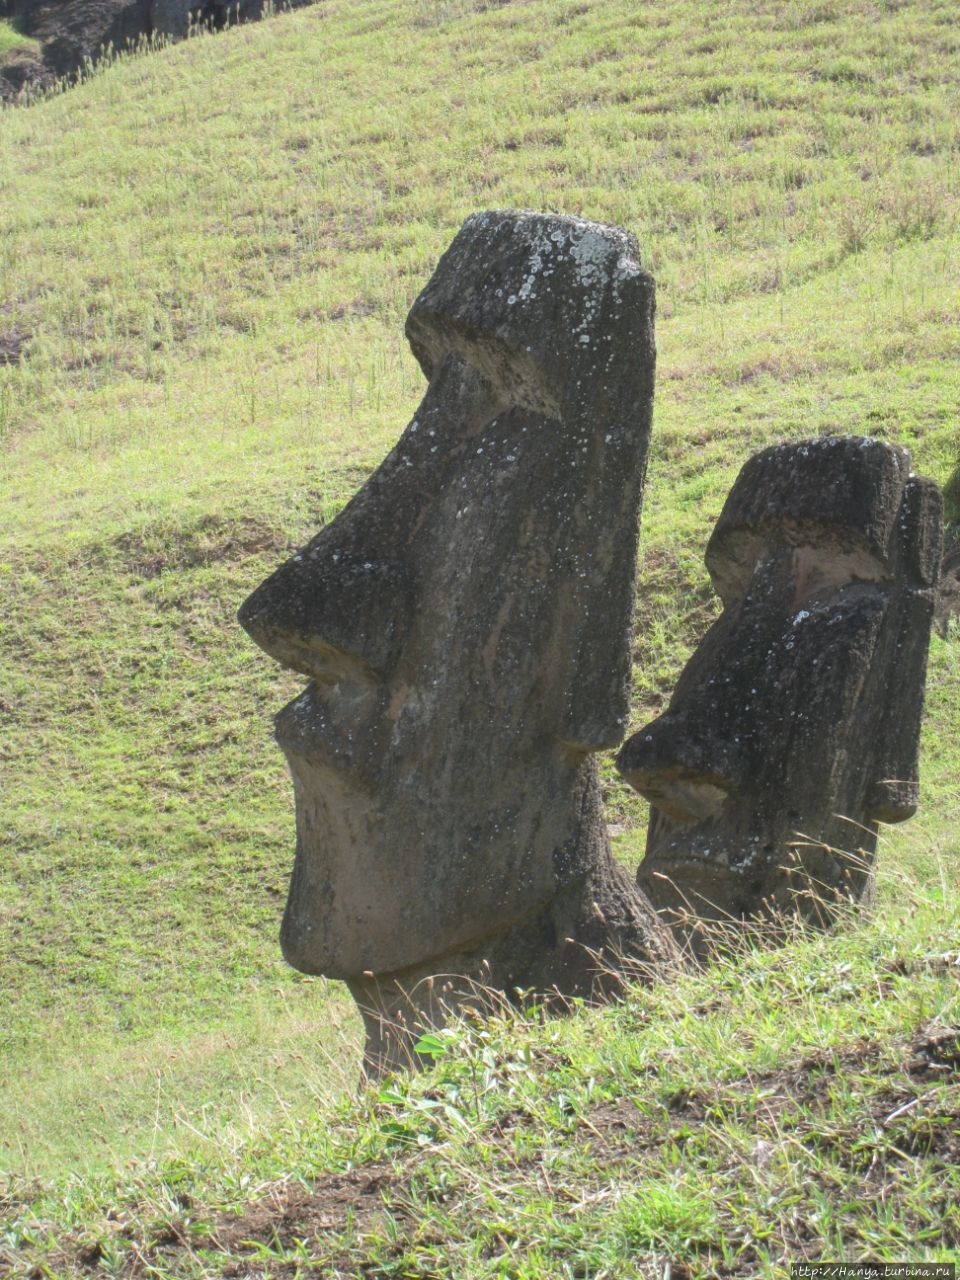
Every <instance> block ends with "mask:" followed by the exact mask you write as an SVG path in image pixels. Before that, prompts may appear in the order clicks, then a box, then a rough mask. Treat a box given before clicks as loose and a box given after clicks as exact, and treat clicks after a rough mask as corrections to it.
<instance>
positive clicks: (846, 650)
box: [617, 437, 942, 952]
mask: <svg viewBox="0 0 960 1280" xmlns="http://www.w3.org/2000/svg"><path fill="white" fill-rule="evenodd" d="M941 512H942V503H941V498H940V493H939V490H938V489H937V487H936V485H934V484H933V483H932V482H931V481H929V480H925V479H923V478H921V477H918V476H914V475H912V474H911V471H910V457H909V454H908V453H907V451H906V450H905V449H902V448H897V447H895V446H893V445H889V444H885V443H883V442H881V441H878V440H873V439H871V438H869V437H837V438H825V439H819V440H813V441H806V442H803V443H800V444H784V445H778V446H776V447H775V448H772V449H766V450H764V451H763V452H762V453H759V454H757V455H755V456H754V457H753V458H751V459H750V461H749V462H748V463H747V464H746V466H745V467H744V468H743V470H742V471H741V473H740V476H739V477H738V479H737V481H736V483H735V485H734V487H733V489H732V490H731V492H730V494H729V496H728V498H727V501H726V504H725V506H724V508H723V511H722V512H721V514H720V518H719V520H718V521H717V525H716V528H715V529H714V531H713V534H712V536H711V538H710V541H709V543H708V546H707V551H706V564H707V568H708V570H709V572H710V577H711V579H712V582H713V585H714V587H715V589H716V590H717V593H718V594H719V596H720V598H721V600H722V602H723V612H722V614H721V615H720V617H719V618H718V620H717V621H716V622H715V623H714V625H713V627H712V628H711V629H710V631H709V632H708V633H707V635H706V636H705V637H704V640H703V642H702V643H701V645H700V647H699V648H698V649H697V651H696V652H695V653H694V655H693V656H692V658H691V659H690V661H689V662H688V664H687V666H686V667H685V669H684V671H683V672H682V674H681V676H680V679H679V681H678V683H677V687H676V690H675V692H674V694H673V697H672V699H671V701H670V704H669V707H668V709H667V711H666V713H665V714H664V715H662V716H661V717H660V718H659V719H657V720H655V721H653V723H652V724H649V725H647V726H646V727H645V728H643V729H641V730H640V731H639V732H638V733H635V734H634V735H633V736H632V737H631V738H629V739H628V741H627V742H626V743H625V744H624V746H623V748H622V750H621V752H620V754H619V756H618V759H617V767H618V768H619V769H620V771H621V773H622V774H623V775H624V777H625V778H626V779H627V781H628V782H629V783H630V784H631V785H632V786H633V787H635V788H636V789H637V790H638V791H639V792H640V793H641V794H642V795H644V796H646V797H647V799H648V800H649V801H650V803H651V806H652V812H651V819H650V827H649V833H648V839H647V849H646V856H645V857H644V860H643V862H642V863H641V865H640V868H639V872H638V883H639V884H640V886H641V887H642V888H643V890H644V891H645V893H647V895H648V896H649V897H650V899H651V900H652V901H653V903H654V904H655V905H656V906H657V908H658V909H660V910H661V911H662V912H664V913H665V914H666V915H667V917H668V918H670V919H672V920H673V922H674V923H675V926H676V928H677V930H678V932H679V934H680V936H681V937H682V939H683V940H684V941H685V942H686V943H688V944H689V945H690V946H691V947H692V949H693V950H694V951H695V952H702V951H703V950H704V948H705V945H706V940H707V938H708V937H709V936H710V930H709V929H708V930H704V929H703V927H702V925H701V924H700V923H699V922H701V921H723V922H727V923H730V922H737V921H742V920H745V919H750V918H756V917H762V916H767V915H779V916H782V915H788V916H794V915H795V916H799V917H801V918H803V919H805V920H808V921H811V922H814V923H817V924H821V925H822V924H827V923H829V922H830V921H831V920H833V919H834V918H835V916H836V912H837V909H838V906H839V904H841V903H850V902H852V903H865V902H869V900H870V898H871V896H872V892H873V883H874V865H875V854H876V845H877V834H878V824H879V823H881V822H902V821H904V820H905V819H907V818H909V817H911V815H912V814H913V813H914V811H915V809H916V806H917V798H918V781H917V745H918V737H919V730H920V715H921V710H922V703H923V687H924V681H925V677H926V664H927V649H928V645H929V637H930V626H931V620H932V615H933V609H934V603H935V598H936V588H937V579H938V574H939V564H940V554H941V541H942V514H941Z"/></svg>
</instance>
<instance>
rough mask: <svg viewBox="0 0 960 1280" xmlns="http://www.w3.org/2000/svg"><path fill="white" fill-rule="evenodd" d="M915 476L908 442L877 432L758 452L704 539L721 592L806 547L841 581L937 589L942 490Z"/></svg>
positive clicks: (729, 592)
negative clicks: (779, 552) (769, 561)
mask: <svg viewBox="0 0 960 1280" xmlns="http://www.w3.org/2000/svg"><path fill="white" fill-rule="evenodd" d="M935 489H936V486H934V485H933V484H932V482H930V481H926V480H922V479H920V478H918V477H912V476H911V472H910V455H909V453H908V452H907V450H906V449H903V448H900V447H898V446H896V445H890V444H887V443H886V442H884V441H880V440H874V439H873V438H871V437H870V436H856V437H850V436H830V437H823V438H821V439H818V440H808V441H803V442H801V443H799V444H781V445H775V446H773V447H772V448H770V449H764V450H763V451H762V452H761V453H758V454H755V455H754V457H752V458H751V459H750V460H749V461H748V462H747V463H746V465H745V466H744V468H743V470H742V471H741V472H740V475H739V476H738V477H737V480H736V483H735V484H734V486H733V488H732V489H731V491H730V494H729V496H728V497H727V500H726V502H725V503H724V506H723V510H722V512H721V513H720V518H719V519H718V521H717V524H716V527H715V528H714V530H713V533H712V534H711V536H710V541H709V542H708V544H707V550H706V555H705V557H704V558H705V560H706V564H707V568H708V570H709V572H710V577H711V579H712V581H713V585H714V587H715V588H716V591H717V594H718V595H719V596H720V598H721V599H722V600H723V601H724V603H727V602H728V601H730V600H732V599H735V598H736V597H738V596H739V595H742V593H743V590H744V586H745V584H746V582H747V581H749V579H750V577H751V575H752V573H753V571H754V568H755V566H756V564H757V562H758V561H759V560H760V559H761V558H763V557H764V556H765V555H769V554H771V553H772V552H773V551H774V550H775V549H776V548H777V547H782V546H789V547H794V548H801V547H805V548H809V549H811V550H815V551H818V552H820V553H821V559H822V560H823V561H824V563H826V562H827V561H828V560H830V561H832V562H833V564H834V576H835V577H836V579H837V581H838V582H839V581H843V580H850V579H854V578H856V579H860V580H863V581H880V580H883V579H887V580H892V579H894V578H897V577H902V578H903V580H904V582H905V583H907V584H910V585H916V586H919V587H928V586H931V585H932V583H933V582H934V580H935V578H936V576H937V573H938V567H937V554H938V553H937V551H936V548H935V546H934V542H936V541H937V539H938V538H939V536H940V535H939V532H938V529H939V521H938V520H937V519H936V518H934V517H935V512H934V510H933V507H935V506H936V503H937V501H938V495H937V494H936V492H935Z"/></svg>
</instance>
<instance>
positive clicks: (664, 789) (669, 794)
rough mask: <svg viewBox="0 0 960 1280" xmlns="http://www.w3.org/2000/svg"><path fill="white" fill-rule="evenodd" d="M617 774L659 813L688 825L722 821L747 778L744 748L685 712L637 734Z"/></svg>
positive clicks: (622, 755)
mask: <svg viewBox="0 0 960 1280" xmlns="http://www.w3.org/2000/svg"><path fill="white" fill-rule="evenodd" d="M617 768H618V769H619V770H620V772H621V773H622V774H623V776H624V778H625V779H626V781H627V782H629V784H630V785H631V786H632V787H633V788H634V790H636V791H639V792H640V794H641V795H642V796H644V797H645V798H646V799H647V800H649V801H650V803H651V804H652V805H653V806H654V807H655V808H657V809H660V810H661V811H662V812H663V813H665V814H667V816H668V817H670V818H672V819H673V820H674V821H675V822H680V823H684V824H688V823H692V822H702V821H703V820H704V819H705V818H712V817H716V815H717V814H718V813H719V812H720V810H721V808H722V807H723V804H724V802H725V800H726V799H727V797H728V796H729V795H731V794H733V793H735V792H736V791H737V790H739V788H740V786H741V784H742V781H743V776H744V765H743V761H742V759H741V756H740V752H739V750H738V743H737V742H736V741H735V740H730V741H724V740H722V739H721V738H718V736H717V735H716V734H714V733H713V732H711V729H710V726H709V724H707V723H704V722H703V721H702V720H699V718H698V719H696V720H695V719H694V718H693V717H692V716H691V715H689V714H687V713H684V712H676V713H671V712H667V713H666V714H665V715H662V716H661V717H660V718H659V719H658V720H654V721H653V722H652V723H651V724H649V725H647V726H646V728H644V729H641V730H640V731H639V733H635V734H634V735H633V736H632V737H631V738H630V739H629V740H628V741H627V742H626V743H625V744H624V746H623V748H622V749H621V751H620V754H619V755H618V757H617Z"/></svg>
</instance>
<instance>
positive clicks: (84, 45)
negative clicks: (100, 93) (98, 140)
mask: <svg viewBox="0 0 960 1280" xmlns="http://www.w3.org/2000/svg"><path fill="white" fill-rule="evenodd" d="M308 2H309V0H294V5H296V4H297V3H301V4H302V3H308ZM269 7H270V6H269V0H230V2H229V3H228V2H227V0H5V3H4V4H3V5H2V6H0V17H3V18H6V19H8V20H9V21H12V22H13V23H14V24H15V26H16V28H17V30H18V31H20V32H21V33H22V34H23V35H24V36H26V37H29V38H30V39H31V40H33V41H36V42H37V44H38V46H39V53H34V52H32V51H30V50H15V51H13V52H12V53H10V54H9V55H8V57H7V59H6V61H5V63H4V66H3V67H2V68H0V85H2V86H4V87H3V93H4V96H6V97H8V98H9V97H12V96H14V95H15V94H16V93H17V92H19V91H20V90H21V89H22V88H23V86H24V85H25V84H29V83H44V82H48V81H53V80H55V79H58V78H63V77H70V76H73V75H75V74H76V73H77V72H78V71H79V70H80V69H81V68H82V67H84V66H85V65H88V64H89V63H93V62H96V61H97V60H98V58H100V57H101V56H102V54H103V51H104V50H105V49H108V48H111V47H112V48H114V49H124V48H128V47H130V46H132V45H136V44H138V43H140V42H142V41H143V40H149V39H153V38H165V39H170V40H182V39H183V38H184V37H185V36H186V35H187V34H188V33H189V31H190V30H191V28H192V27H197V26H207V27H211V28H216V29H219V28H221V27H225V26H228V25H230V24H232V23H234V22H255V21H257V20H258V19H259V18H261V17H262V16H263V15H264V13H265V12H267V11H268V8H269Z"/></svg>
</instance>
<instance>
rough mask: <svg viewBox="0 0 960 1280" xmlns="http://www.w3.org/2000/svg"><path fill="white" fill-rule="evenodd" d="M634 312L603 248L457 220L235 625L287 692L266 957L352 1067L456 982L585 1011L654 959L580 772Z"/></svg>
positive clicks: (634, 366)
mask: <svg viewBox="0 0 960 1280" xmlns="http://www.w3.org/2000/svg"><path fill="white" fill-rule="evenodd" d="M653 308H654V290H653V282H652V280H651V279H650V277H649V276H648V275H646V274H645V273H644V272H643V271H642V270H641V269H640V264H639V260H638V252H637V245H636V242H635V240H634V239H633V238H632V237H631V236H629V235H627V234H626V233H624V232H622V231H619V230H616V229H614V228H611V227H606V226H600V225H597V224H594V223H589V222H582V221H579V220H575V219H571V218H561V217H552V216H541V215H537V214H530V213H484V214H476V215H474V216H473V217H471V218H469V219H468V220H467V222H466V223H465V224H464V226H463V228H462V229H461V231H460V232H459V234H458V235H457V236H456V238H455V240H454V241H453V243H452V245H451V246H450V248H449V249H448V250H447V252H446V253H445V254H444V256H443V258H442V259H441V261H440V263H439V265H438V267H437V270H436V272H435V274H434V276H433V278H432V279H431V280H430V282H429V284H428V285H427V287H426V288H425V289H424V291H423V293H422V294H421V295H420V297H419V298H418V299H417V300H416V302H415V303H414V305H413V309H412V310H411V312H410V315H409V317H408V320H407V337H408V339H409V341H410V345H411V347H412V349H413V352H414V355H415V356H416V358H417V360H418V361H419V363H420V365H421V367H422V369H423V371H424V373H425V374H426V377H427V379H428V382H429V386H428V388H427V391H426V395H425V397H424V399H423V402H422V403H421V405H420V407H419V409H418V410H417V412H416V414H415V416H414V418H413V420H412V422H411V423H410V424H409V426H408V427H407V428H406V430H405V431H404V433H403V435H402V436H401V437H400V440H399V442H398V443H397V445H396V447H395V448H394V449H393V451H392V452H391V453H390V455H389V456H388V457H387V458H386V460H385V461H384V462H383V463H382V465H381V466H380V468H379V469H378V470H377V471H376V472H375V473H374V474H373V475H372V476H371V478H370V479H369V481H368V482H367V484H366V485H365V486H364V487H363V489H361V490H360V492H359V493H358V494H357V495H356V496H355V497H354V498H353V500H352V501H351V502H350V503H349V504H348V506H347V507H346V508H345V509H344V510H343V512H342V513H341V514H340V515H339V516H338V517H337V519H336V520H334V521H333V523H332V524H330V525H329V526H328V527H326V528H325V529H323V530H322V531H321V532H320V533H319V534H317V536H316V537H315V538H314V539H313V541H312V542H310V543H309V544H308V545H307V546H306V547H304V548H303V549H302V550H301V551H300V552H299V553H298V554H297V555H295V556H294V557H293V558H292V559H291V560H289V561H287V563H286V564H284V565H283V566H282V567H281V568H280V569H278V570H277V571H276V573H274V574H273V576H272V577H270V578H268V579H267V581H266V582H264V583H263V584H262V585H261V586H260V587H259V588H258V589H257V590H256V591H255V592H254V593H253V595H252V596H251V597H250V598H249V599H248V600H247V601H246V603H245V604H244V606H243V608H242V610H241V612H240V620H241V622H242V624H243V626H244V627H245V628H246V629H247V631H248V632H249V633H250V635H251V636H252V637H253V639H254V640H255V641H256V642H257V643H258V644H259V645H260V646H261V647H262V648H263V649H265V650H266V651H267V653H269V654H270V655H271V656H272V657H274V658H276V659H278V660H279V661H280V662H282V663H284V664H285V665H287V666H289V667H292V668H294V669H295V670H297V671H300V672H302V673H303V674H304V675H305V676H307V677H308V678H309V679H310V684H309V685H308V687H307V688H306V690H305V692H304V693H303V694H301V696H300V697H298V698H296V699H295V700H294V701H293V702H292V703H290V705H289V706H288V707H286V708H285V709H284V710H283V711H282V712H281V713H280V714H279V716H278V717H277V740H278V742H279V744H280V746H281V748H282V749H283V751H284V753H285V754H286V756H287V759H288V761H289V765H290V770H291V773H292V775H293V782H294V791H295V797H296V810H297V852H296V860H295V864H294V870H293V876H292V880H291V884H290V894H289V899H288V902H287V908H286V913H285V916H284V921H283V927H282V945H283V950H284V954H285V956H286V957H287V959H288V960H289V962H290V963H291V964H292V965H294V966H295V967H296V968H298V969H301V970H303V971H304V972H307V973H315V974H326V975H328V976H330V977H335V978H342V979H344V980H345V981H346V982H347V984H348V986H349V988H350V990H351V992H352V993H353V995H354V997H355V999H356V1001H357V1003H358V1005H359V1006H360V1008H361V1010H362V1012H363V1015H364V1020H365V1026H366V1032H367V1044H366V1054H365V1061H366V1067H367V1070H368V1071H369V1072H371V1073H378V1072H381V1071H383V1070H385V1069H389V1068H392V1067H395V1066H403V1065H407V1064H408V1063H409V1061H410V1059H411V1057H412V1054H411V1045H412V1043H413V1037H414V1036H415V1035H416V1033H417V1032H418V1031H420V1030H422V1029H423V1028H424V1027H429V1026H435V1025H437V1024H439V1023H440V1022H442V1021H443V1018H444V1016H445V1013H446V1011H447V1009H450V1008H453V1009H457V1008H463V1007H464V1006H468V1005H470V1004H472V1003H474V1002H475V1001H478V1000H481V1001H482V999H483V997H482V996H479V995H478V993H477V990H476V985H475V984H476V983H477V982H480V983H483V984H485V985H486V986H487V987H488V988H492V989H493V990H494V991H498V992H502V993H505V994H506V995H507V996H508V997H512V996H513V994H514V993H515V992H516V990H517V989H524V990H529V991H535V992H551V991H552V992H555V993H558V994H559V995H560V996H574V995H585V996H589V995H591V994H593V993H596V992H598V991H602V990H603V989H604V987H605V986H609V985H610V984H611V983H614V982H616V980H617V979H616V974H617V972H618V970H621V969H622V967H623V966H624V965H625V966H626V967H627V968H628V969H630V970H631V971H632V972H634V973H637V974H640V973H644V972H646V973H654V972H660V971H662V970H663V969H664V967H666V966H668V965H669V964H671V963H672V962H673V960H674V959H675V958H676V949H675V945H674V943H673V940H672V938H671V936H670V934H669V931H668V930H667V929H665V927H664V926H663V925H662V923H661V922H660V921H659V920H658V919H657V917H656V915H655V913H654V912H653V911H652V908H651V907H650V905H649V903H648V902H647V901H646V899H645V898H644V896H643V894H642V893H641V892H640V891H639V890H638V889H637V887H636V885H635V884H634V883H633V881H632V878H630V877H629V876H627V875H626V874H625V873H624V872H623V871H622V870H621V869H620V868H619V867H618V866H617V865H616V864H615V863H614V861H613V860H612V858H611V855H610V850H609V846H608V842H607V837H606V830H605V826H604V820H603V813H602V806H601V798H600V791H599V786H598V779H597V772H596V767H595V762H594V758H593V757H594V754H595V753H596V752H598V751H601V750H603V749H605V748H610V747H613V746H615V745H617V744H619V742H620V741H622V738H623V735H624V732H625V727H626V717H627V707H628V679H629V666H630V655H629V635H630V621H631V612H632V606H633V590H634V574H635V559H636V541H637V525H638V516H639V508H640V500H641V495H642V489H643V478H644V467H645V461H646V455H647V444H648V439H649V433H650V417H651V405H652V397H653V372H654V342H653ZM437 975H441V976H437ZM442 975H449V976H447V977H445V978H444V977H443V976H442Z"/></svg>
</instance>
